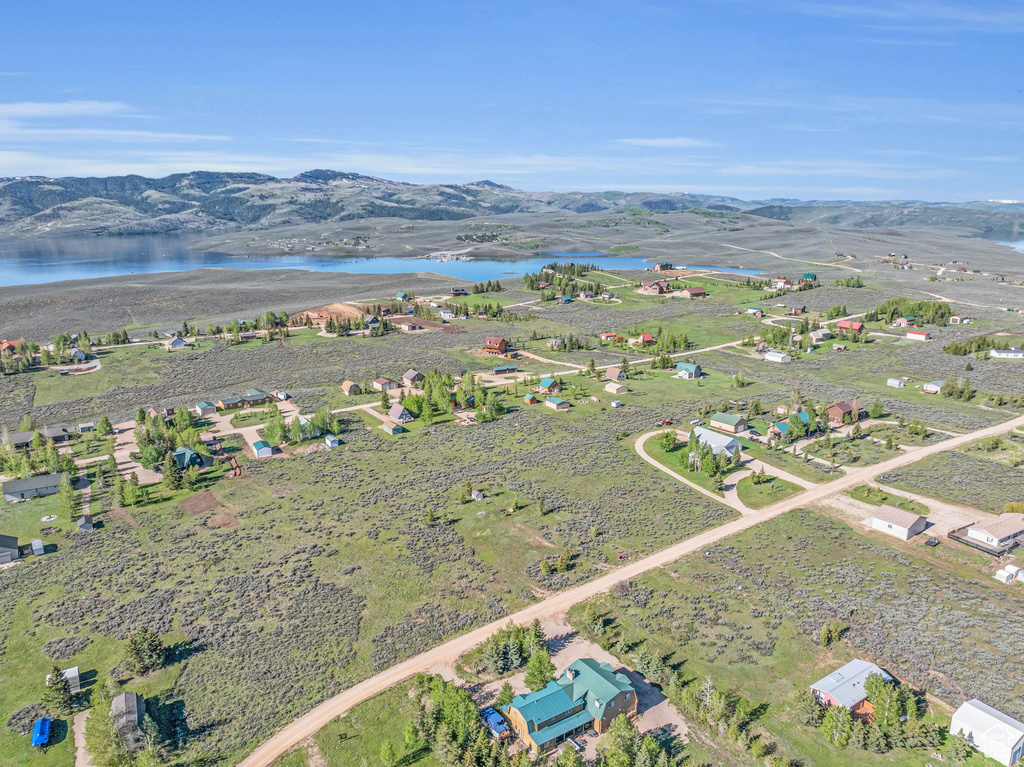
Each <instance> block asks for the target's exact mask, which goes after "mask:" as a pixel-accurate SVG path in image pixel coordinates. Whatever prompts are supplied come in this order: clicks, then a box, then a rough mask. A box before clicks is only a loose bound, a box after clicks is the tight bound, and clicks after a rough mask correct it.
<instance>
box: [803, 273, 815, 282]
mask: <svg viewBox="0 0 1024 767" xmlns="http://www.w3.org/2000/svg"><path fill="white" fill-rule="evenodd" d="M800 279H801V280H803V281H804V282H814V281H815V280H816V279H818V275H816V274H812V273H811V272H806V273H805V274H804V276H803V277H801V278H800Z"/></svg>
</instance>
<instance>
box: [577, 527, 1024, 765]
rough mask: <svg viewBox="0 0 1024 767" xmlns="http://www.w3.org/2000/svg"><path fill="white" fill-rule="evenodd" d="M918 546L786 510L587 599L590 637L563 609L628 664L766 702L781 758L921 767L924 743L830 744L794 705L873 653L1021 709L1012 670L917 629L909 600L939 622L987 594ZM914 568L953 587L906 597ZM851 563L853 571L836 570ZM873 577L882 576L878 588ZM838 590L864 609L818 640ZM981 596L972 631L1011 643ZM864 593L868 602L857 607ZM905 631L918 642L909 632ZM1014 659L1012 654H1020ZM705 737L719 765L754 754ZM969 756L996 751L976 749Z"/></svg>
mask: <svg viewBox="0 0 1024 767" xmlns="http://www.w3.org/2000/svg"><path fill="white" fill-rule="evenodd" d="M837 550H838V551H842V552H844V557H845V558H844V560H843V561H837V560H836V558H835V556H834V552H835V551H837ZM918 551H921V552H922V553H921V554H920V555H918V554H917V552H918ZM914 552H915V553H914V554H903V553H901V554H899V555H897V556H895V557H894V556H893V551H892V549H891V548H890V547H889V546H887V545H886V544H882V543H876V542H874V541H872V540H870V539H869V538H867V537H866V536H864V535H862V534H860V533H858V532H855V531H853V530H852V529H851V528H850V527H849V526H848V525H846V524H844V523H841V522H837V521H834V520H831V519H827V518H822V517H816V516H815V515H813V514H810V513H808V512H805V511H796V512H791V513H789V514H786V515H783V516H782V517H779V518H777V519H774V520H771V521H769V522H766V523H765V524H763V525H761V526H759V527H757V528H755V529H753V530H750V531H747V532H744V533H741V534H739V535H737V536H735V537H734V538H731V539H729V540H728V541H724V542H722V543H719V544H715V545H714V546H712V547H710V548H709V549H707V550H705V551H702V552H700V553H699V554H694V555H690V556H688V557H685V558H684V559H682V560H681V561H680V562H679V563H678V564H677V565H676V566H674V567H671V568H669V569H667V570H665V571H655V572H652V573H649V574H647V575H645V576H643V577H641V578H639V579H637V580H635V581H632V582H631V583H629V584H628V585H627V587H626V588H625V589H620V590H617V591H615V592H613V593H611V594H608V595H605V596H603V597H601V598H598V599H596V600H594V601H593V604H594V608H595V609H596V610H597V612H598V614H602V615H604V616H605V617H606V624H607V625H606V628H605V632H604V635H603V636H601V637H592V636H590V635H589V633H588V632H589V628H588V626H587V625H586V622H585V621H584V620H582V617H583V615H584V611H585V609H586V608H585V606H584V605H578V606H576V607H574V608H573V609H572V610H571V611H570V620H571V621H572V623H573V625H574V627H576V628H577V629H578V630H579V631H580V632H581V633H583V634H584V635H585V636H588V638H591V639H594V640H595V641H598V642H599V643H601V644H602V645H603V646H605V647H609V648H611V649H612V651H613V652H615V653H616V654H619V656H620V659H621V660H623V662H626V663H630V664H631V663H632V659H633V655H634V653H636V651H637V650H638V648H639V647H640V646H641V645H643V646H645V647H646V648H647V649H648V650H649V651H650V652H652V653H653V654H655V655H657V656H659V657H663V658H665V660H666V663H667V664H668V665H669V666H671V667H672V668H674V669H675V670H676V671H677V672H678V673H679V674H680V676H681V678H682V679H683V680H684V681H685V682H687V683H700V681H701V680H703V679H704V678H705V677H710V678H711V679H712V680H713V682H714V683H715V684H716V686H717V687H718V688H719V689H723V690H727V691H729V693H731V694H739V695H742V696H744V697H745V698H747V699H748V700H750V701H751V702H752V703H753V704H754V705H755V706H757V705H758V704H762V703H763V704H766V706H765V711H764V713H763V715H762V716H761V717H760V718H759V719H758V720H757V721H756V723H755V726H754V730H755V732H761V733H764V734H765V736H766V737H767V739H769V740H772V741H775V742H776V743H777V744H778V746H779V750H780V752H781V754H782V755H784V756H787V757H790V758H796V759H799V760H801V761H802V763H804V764H807V765H812V764H813V765H825V764H827V765H830V766H831V765H836V766H837V767H859V766H860V765H882V764H886V765H898V766H899V767H904V766H905V767H918V766H919V765H921V764H922V763H923V762H924V761H926V758H927V752H920V751H917V752H913V751H908V750H904V749H895V750H893V751H891V752H889V753H887V754H873V753H869V752H866V751H861V750H858V749H853V748H848V749H846V750H838V749H836V748H834V747H833V746H830V745H829V744H827V743H826V742H825V740H824V739H823V738H822V737H821V735H820V734H819V732H818V731H817V730H815V729H813V728H811V727H808V726H805V725H802V724H800V723H798V721H797V720H796V717H795V711H794V704H793V701H794V699H795V696H796V694H797V692H798V691H800V690H802V689H805V688H806V686H807V685H809V684H811V683H813V682H814V681H816V680H817V679H819V678H821V677H823V676H825V675H826V674H828V673H829V672H830V671H832V670H834V669H835V668H837V667H838V666H840V665H842V664H843V663H845V662H846V661H848V660H851V659H853V658H856V657H860V658H868V659H873V660H877V662H879V663H880V664H881V665H883V666H884V667H885V668H886V669H887V670H888V671H890V672H891V673H894V674H896V675H897V676H898V677H899V678H901V679H902V680H903V681H905V682H911V683H916V684H922V683H923V684H924V686H925V687H926V688H927V689H928V690H929V692H932V693H934V694H936V695H940V696H943V697H946V696H950V697H959V695H961V694H962V693H961V692H960V690H970V691H971V694H979V695H982V696H983V697H984V696H987V699H988V700H993V701H996V703H995V704H994V705H1011V706H1013V707H1014V708H1017V707H1019V705H1018V704H1019V698H1016V697H1015V696H1017V695H1018V694H1019V692H1018V691H1019V690H1020V687H1021V683H1020V681H1019V679H1014V680H1013V681H1009V680H1007V679H1006V677H1005V675H1003V674H1001V673H999V672H993V671H991V670H990V671H989V672H986V673H984V674H982V675H981V678H979V677H978V675H977V674H976V672H975V670H976V669H977V668H978V666H977V664H978V663H981V662H983V661H981V659H980V658H971V657H965V656H964V655H963V649H962V647H961V645H960V642H959V640H958V639H957V631H956V630H955V629H952V628H950V629H949V630H946V631H943V630H934V629H933V631H932V632H930V633H929V636H928V637H927V638H924V637H921V636H920V628H919V626H920V623H919V621H920V620H921V619H922V616H919V614H918V613H917V612H916V611H917V610H918V607H919V605H920V606H924V605H928V603H929V601H933V602H934V604H932V605H930V606H927V607H924V611H925V616H924V617H923V619H925V620H936V619H938V618H939V616H941V615H942V614H943V613H944V611H945V610H946V605H947V604H950V603H955V602H956V601H957V600H958V598H959V595H963V596H966V595H968V594H972V595H984V594H986V593H987V592H988V591H989V589H990V586H989V585H988V583H987V582H986V580H985V579H984V576H982V575H981V574H980V573H977V572H976V570H974V569H972V568H971V567H965V566H963V565H961V564H952V563H948V564H947V563H946V562H944V561H940V560H936V559H935V558H934V557H933V556H932V554H931V553H929V554H924V548H923V546H922V547H915V548H914ZM923 558H927V562H926V561H924V559H923ZM922 568H923V569H926V570H927V571H928V572H929V575H928V576H927V578H928V579H929V580H930V579H934V578H935V577H936V573H935V570H936V569H937V568H942V569H943V573H942V576H943V582H944V583H945V582H948V583H949V585H950V586H951V587H952V588H954V589H955V592H954V593H949V592H944V593H942V594H935V593H929V594H923V593H922V594H919V595H917V596H912V597H910V602H911V604H909V605H908V603H907V599H908V596H907V595H908V593H910V594H913V593H914V591H915V590H916V588H917V587H916V586H915V585H914V580H915V579H917V578H920V577H921V576H920V575H919V572H921V571H922ZM847 571H850V572H853V571H857V572H859V573H860V575H859V577H858V578H856V579H851V580H846V578H847V576H846V572H847ZM880 584H886V585H885V587H884V588H881V589H880V588H879V586H880ZM890 584H891V585H890ZM833 592H834V593H833ZM1007 594H1009V592H1007ZM1000 596H1002V595H1000ZM837 602H839V603H841V604H844V605H848V606H849V607H850V608H854V607H858V606H862V607H861V609H862V610H863V612H861V610H854V612H853V615H852V616H850V617H844V622H847V623H848V625H849V629H848V631H847V633H846V637H845V638H844V639H843V640H842V641H839V642H836V643H833V644H832V645H831V646H828V647H821V646H819V645H818V644H817V643H816V642H815V641H814V640H815V638H816V636H817V632H818V628H819V627H820V625H821V622H823V621H828V620H832V619H833V618H834V616H835V613H834V612H832V606H833V605H834V604H835V603H837ZM987 602H988V600H987V599H984V598H983V599H982V600H981V601H979V603H977V604H974V605H964V604H962V603H961V604H960V608H961V609H965V610H966V613H965V616H964V618H963V619H964V620H966V621H969V622H971V624H972V625H978V626H981V625H985V626H989V628H988V629H986V630H985V631H983V632H982V635H986V634H987V636H985V639H984V641H985V642H986V643H988V642H996V643H1002V642H1008V641H1009V642H1013V641H1015V640H1013V639H1012V638H1011V637H1012V633H1011V632H1010V631H1009V630H1000V629H998V628H996V627H992V626H991V618H992V616H990V615H988V614H987V613H988V609H989V608H988V607H986V606H985V603H987ZM869 604H870V605H872V607H871V608H870V609H867V606H868V605H869ZM1022 604H1024V599H1022V598H1021V596H1020V595H1018V594H1016V593H1014V594H1013V595H1012V596H1009V597H1008V602H1001V603H1000V607H999V608H997V610H998V611H999V612H1000V613H1002V614H1005V615H1011V614H1014V612H1015V611H1017V610H1019V609H1020V607H1021V605H1022ZM881 616H885V617H884V626H880V625H877V624H878V622H879V621H880V620H883V619H882V618H881ZM989 632H996V633H998V636H995V635H993V634H992V633H989ZM982 635H979V636H978V638H979V639H981V638H982ZM912 636H916V637H917V642H914V641H909V642H907V641H905V638H909V637H912ZM922 641H923V642H925V643H926V644H927V653H926V654H922V650H923V649H924V648H922V647H919V643H921V642H922ZM623 648H625V654H624V655H623V654H622V652H623ZM1011 663H1013V664H1014V665H1015V666H1016V665H1020V661H1019V660H1018V659H1016V658H1014V659H1013V660H1012V661H1011ZM931 668H945V669H947V670H949V671H951V672H952V674H953V676H952V678H949V679H947V680H946V681H945V683H944V684H939V683H937V682H935V681H934V680H931V681H929V677H930V672H929V669H931ZM959 685H963V687H959ZM954 687H955V689H956V690H957V692H953V688H954ZM1015 700H1016V703H1014V702H1013V701H1015ZM950 713H951V708H950V707H949V706H947V705H945V704H944V703H942V702H940V701H939V700H937V699H935V698H929V712H928V717H929V718H931V719H933V720H934V721H937V722H939V723H940V724H948V721H949V715H950ZM706 739H707V740H709V741H710V742H712V743H714V744H715V747H716V749H717V750H718V753H716V754H714V761H715V763H720V764H729V765H732V764H736V765H745V764H750V763H751V762H750V761H749V756H747V757H746V758H743V757H742V756H741V754H740V753H739V751H738V750H737V749H735V747H734V746H732V745H731V744H730V741H729V739H728V738H725V737H719V736H718V733H714V734H713V735H711V736H710V738H707V737H706ZM970 764H972V765H978V766H979V767H980V765H988V764H994V763H992V762H989V761H988V760H985V759H983V758H980V757H975V758H973V759H972V761H971V762H970Z"/></svg>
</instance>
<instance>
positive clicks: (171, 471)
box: [162, 451, 181, 490]
mask: <svg viewBox="0 0 1024 767" xmlns="http://www.w3.org/2000/svg"><path fill="white" fill-rule="evenodd" d="M162 484H163V486H164V487H166V488H167V489H168V490H180V489H181V472H180V471H178V462H177V461H175V460H174V455H173V454H172V453H171V452H170V451H168V452H167V456H166V457H165V458H164V478H163V481H162Z"/></svg>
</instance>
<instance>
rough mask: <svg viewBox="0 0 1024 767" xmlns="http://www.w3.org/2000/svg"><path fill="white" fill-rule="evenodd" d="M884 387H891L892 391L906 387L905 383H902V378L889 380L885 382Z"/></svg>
mask: <svg viewBox="0 0 1024 767" xmlns="http://www.w3.org/2000/svg"><path fill="white" fill-rule="evenodd" d="M885 385H886V386H891V387H892V388H893V389H902V388H903V387H904V386H906V385H907V382H906V381H904V380H903V379H902V378H890V379H889V380H888V381H886V382H885Z"/></svg>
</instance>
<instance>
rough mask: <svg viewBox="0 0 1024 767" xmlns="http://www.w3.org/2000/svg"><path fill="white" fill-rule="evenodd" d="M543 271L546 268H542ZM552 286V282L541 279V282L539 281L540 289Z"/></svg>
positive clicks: (538, 286)
mask: <svg viewBox="0 0 1024 767" xmlns="http://www.w3.org/2000/svg"><path fill="white" fill-rule="evenodd" d="M541 271H544V270H541ZM550 287H551V283H550V282H544V280H541V281H540V282H538V283H537V288H538V289H540V290H547V289H548V288H550Z"/></svg>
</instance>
